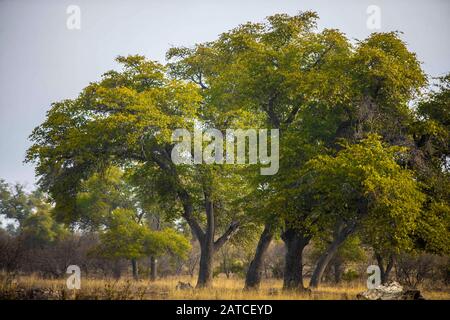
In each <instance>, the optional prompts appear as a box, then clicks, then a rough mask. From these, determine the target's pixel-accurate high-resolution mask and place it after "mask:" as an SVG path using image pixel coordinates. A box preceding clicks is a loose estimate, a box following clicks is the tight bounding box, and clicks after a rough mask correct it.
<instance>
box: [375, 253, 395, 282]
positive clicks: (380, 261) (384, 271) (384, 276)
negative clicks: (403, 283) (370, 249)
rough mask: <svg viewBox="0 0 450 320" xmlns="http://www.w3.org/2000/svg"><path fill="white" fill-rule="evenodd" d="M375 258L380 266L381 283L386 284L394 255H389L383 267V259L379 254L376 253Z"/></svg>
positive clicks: (392, 265) (393, 261) (393, 262)
mask: <svg viewBox="0 0 450 320" xmlns="http://www.w3.org/2000/svg"><path fill="white" fill-rule="evenodd" d="M375 258H376V259H377V263H378V267H380V278H381V284H386V283H387V282H388V281H389V276H390V273H391V271H392V268H393V267H394V264H395V256H394V255H393V254H391V255H390V256H389V260H388V263H387V265H386V267H384V259H383V256H382V255H381V254H378V253H376V254H375Z"/></svg>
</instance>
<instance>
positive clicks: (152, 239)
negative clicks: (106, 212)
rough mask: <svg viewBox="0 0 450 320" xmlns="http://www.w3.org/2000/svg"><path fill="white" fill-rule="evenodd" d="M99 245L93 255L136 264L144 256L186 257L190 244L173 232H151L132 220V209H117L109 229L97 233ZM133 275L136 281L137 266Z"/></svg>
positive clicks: (168, 230)
mask: <svg viewBox="0 0 450 320" xmlns="http://www.w3.org/2000/svg"><path fill="white" fill-rule="evenodd" d="M100 241H101V243H100V245H99V246H98V247H97V248H96V249H95V252H97V253H99V254H100V255H102V256H105V257H107V258H111V259H118V258H125V259H128V260H131V261H136V260H138V259H140V258H143V257H145V256H155V257H158V256H160V255H162V254H164V253H171V254H174V255H176V256H179V257H181V258H185V257H186V255H187V252H188V251H189V250H190V244H189V241H188V240H187V239H186V238H185V237H184V236H182V235H180V234H178V233H177V232H175V231H174V230H172V229H165V230H162V231H153V230H150V229H149V228H147V227H146V226H145V225H142V224H141V223H139V222H138V221H136V220H135V214H134V212H133V211H132V210H127V209H116V210H114V211H113V212H112V217H111V221H110V224H109V227H108V229H106V230H105V231H103V232H102V233H101V234H100ZM132 266H133V276H134V277H135V279H137V278H138V272H137V265H136V264H132Z"/></svg>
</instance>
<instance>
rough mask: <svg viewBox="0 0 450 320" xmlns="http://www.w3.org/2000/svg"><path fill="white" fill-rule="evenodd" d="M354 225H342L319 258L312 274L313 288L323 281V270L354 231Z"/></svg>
mask: <svg viewBox="0 0 450 320" xmlns="http://www.w3.org/2000/svg"><path fill="white" fill-rule="evenodd" d="M353 230H354V226H344V225H340V226H339V227H338V228H337V230H336V232H335V235H334V239H333V242H331V243H330V245H329V246H328V247H327V248H326V250H325V252H324V253H322V255H321V256H320V257H319V260H317V263H316V267H315V268H314V272H313V274H312V276H311V281H310V283H309V286H310V287H312V288H317V287H318V286H319V284H320V282H321V281H322V276H323V272H324V271H325V269H326V267H327V266H328V264H329V263H330V261H331V259H333V257H334V256H335V254H336V252H337V251H338V249H339V247H340V246H341V244H342V243H344V241H345V240H346V239H347V238H348V236H349V235H350V234H351V233H352V232H353Z"/></svg>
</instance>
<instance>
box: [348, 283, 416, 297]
mask: <svg viewBox="0 0 450 320" xmlns="http://www.w3.org/2000/svg"><path fill="white" fill-rule="evenodd" d="M356 298H357V299H358V300H424V297H423V296H422V295H421V294H420V291H419V290H416V289H405V288H403V287H402V286H401V285H400V284H399V283H398V282H395V281H392V282H390V283H388V284H386V285H381V286H378V287H377V288H374V289H369V290H367V291H364V292H361V293H358V294H357V295H356Z"/></svg>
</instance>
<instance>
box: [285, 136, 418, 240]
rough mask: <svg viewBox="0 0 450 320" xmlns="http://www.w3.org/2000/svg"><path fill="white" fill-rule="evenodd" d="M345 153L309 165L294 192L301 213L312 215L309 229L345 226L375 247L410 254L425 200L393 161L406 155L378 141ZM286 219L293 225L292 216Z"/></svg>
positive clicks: (368, 140)
mask: <svg viewBox="0 0 450 320" xmlns="http://www.w3.org/2000/svg"><path fill="white" fill-rule="evenodd" d="M343 147H344V148H343V149H342V150H341V151H339V152H338V153H337V154H336V156H334V157H333V156H328V155H325V156H324V155H319V156H317V157H315V158H313V159H311V160H310V161H308V162H307V164H306V165H305V167H304V169H303V170H301V171H300V172H299V176H298V181H299V186H298V188H296V189H292V193H291V195H292V196H293V197H295V199H296V200H297V201H296V203H298V204H299V205H300V206H301V208H302V210H300V212H302V211H310V212H312V214H311V215H310V216H311V217H312V219H314V224H311V229H312V230H313V231H316V232H318V231H320V230H321V228H325V229H327V228H330V227H331V226H334V225H336V224H337V223H344V224H346V225H348V226H351V227H352V228H356V227H363V228H364V236H365V238H367V239H369V240H368V241H369V243H371V244H372V245H373V246H375V247H378V246H380V247H383V246H385V245H387V243H389V245H391V246H393V247H395V248H400V247H402V248H409V247H410V246H411V241H410V235H411V234H412V233H413V232H414V230H415V228H416V223H417V218H418V217H419V215H420V210H421V205H422V202H423V200H424V196H423V194H422V193H421V192H420V191H419V188H418V184H417V182H416V180H415V179H414V176H413V174H412V172H411V171H410V170H407V169H402V168H401V167H400V166H399V165H398V164H397V162H396V161H395V159H396V158H397V157H398V156H399V155H400V154H401V153H402V152H404V150H402V149H401V148H398V147H386V146H384V145H383V144H382V142H381V141H380V138H379V137H378V136H376V135H369V136H368V138H366V139H364V140H362V141H361V142H360V143H357V144H352V145H348V144H347V145H344V146H343ZM399 186H401V188H400V187H399ZM287 218H288V219H291V221H292V223H293V224H295V222H296V217H295V215H294V216H288V217H287Z"/></svg>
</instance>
